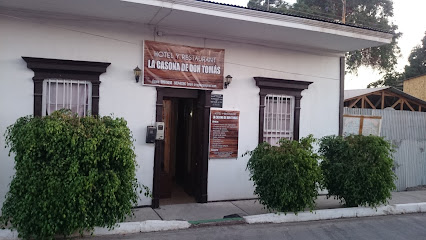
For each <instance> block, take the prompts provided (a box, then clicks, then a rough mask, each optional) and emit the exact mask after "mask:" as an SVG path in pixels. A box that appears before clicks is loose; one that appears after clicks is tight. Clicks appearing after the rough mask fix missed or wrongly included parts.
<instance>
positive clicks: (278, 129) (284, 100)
mask: <svg viewBox="0 0 426 240" xmlns="http://www.w3.org/2000/svg"><path fill="white" fill-rule="evenodd" d="M272 101H277V107H276V109H275V110H276V112H274V108H272V109H270V104H272ZM288 103H290V104H288ZM281 104H285V106H286V107H285V111H284V112H283V108H282V107H281ZM287 105H290V111H288V108H287ZM294 107H295V97H294V96H288V95H278V94H267V95H266V96H265V110H264V114H263V118H264V119H263V120H264V121H263V141H264V142H268V143H270V144H271V145H274V146H276V145H278V143H279V140H280V139H282V138H286V139H288V140H293V134H294V120H295V119H294V117H295V116H294ZM270 118H272V119H274V118H275V119H276V120H275V126H270V123H269V122H270V121H269V120H270ZM278 119H280V120H281V121H277V120H278ZM286 119H289V120H290V123H289V124H290V126H288V130H287V121H286ZM272 122H273V123H272V125H274V121H272ZM283 122H284V125H283Z"/></svg>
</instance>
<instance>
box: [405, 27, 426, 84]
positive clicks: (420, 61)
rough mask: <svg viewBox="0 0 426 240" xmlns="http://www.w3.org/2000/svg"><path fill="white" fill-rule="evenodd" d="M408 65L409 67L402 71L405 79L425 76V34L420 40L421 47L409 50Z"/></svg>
mask: <svg viewBox="0 0 426 240" xmlns="http://www.w3.org/2000/svg"><path fill="white" fill-rule="evenodd" d="M408 63H409V65H406V66H405V69H404V70H405V78H406V79H408V78H412V77H416V76H420V75H423V74H426V32H425V36H424V37H423V39H422V45H418V46H416V47H415V48H414V49H413V50H411V54H410V56H409V57H408Z"/></svg>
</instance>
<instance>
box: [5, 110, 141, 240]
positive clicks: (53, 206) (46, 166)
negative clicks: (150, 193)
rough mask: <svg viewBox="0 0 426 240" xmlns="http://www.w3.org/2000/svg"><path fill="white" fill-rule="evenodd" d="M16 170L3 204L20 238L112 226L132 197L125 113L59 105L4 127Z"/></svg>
mask: <svg viewBox="0 0 426 240" xmlns="http://www.w3.org/2000/svg"><path fill="white" fill-rule="evenodd" d="M5 136H6V143H7V145H8V146H9V147H10V153H14V154H15V170H16V173H15V175H14V177H13V180H12V182H11V184H10V189H9V192H8V193H7V195H6V200H5V202H4V204H3V207H2V214H3V216H2V220H3V222H4V224H8V223H10V224H11V226H12V228H14V229H17V230H18V232H19V236H20V237H22V238H24V239H29V238H36V239H52V238H53V236H54V235H56V234H61V235H64V236H68V235H70V234H72V233H74V232H76V231H78V232H80V233H82V232H83V231H91V230H93V228H94V226H101V227H109V228H112V227H113V226H114V225H115V224H116V223H117V222H118V221H122V220H124V219H125V217H126V216H127V215H129V214H131V208H132V206H133V205H134V204H135V203H136V201H137V192H136V191H137V188H138V184H137V181H136V178H135V166H136V165H135V164H136V163H135V154H134V151H133V138H132V135H131V132H130V130H129V128H128V127H127V123H126V121H125V120H124V119H122V118H117V119H113V118H111V117H90V116H89V117H81V118H80V117H77V116H75V115H73V114H71V113H70V112H69V111H65V110H61V111H58V112H54V113H53V114H52V115H50V116H46V117H43V118H40V117H31V116H27V117H22V118H19V119H18V120H17V121H16V123H15V124H14V125H11V126H10V127H9V128H8V129H7V131H6V134H5Z"/></svg>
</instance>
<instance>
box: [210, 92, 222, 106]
mask: <svg viewBox="0 0 426 240" xmlns="http://www.w3.org/2000/svg"><path fill="white" fill-rule="evenodd" d="M210 104H211V107H214V108H222V107H223V94H212V96H211V99H210Z"/></svg>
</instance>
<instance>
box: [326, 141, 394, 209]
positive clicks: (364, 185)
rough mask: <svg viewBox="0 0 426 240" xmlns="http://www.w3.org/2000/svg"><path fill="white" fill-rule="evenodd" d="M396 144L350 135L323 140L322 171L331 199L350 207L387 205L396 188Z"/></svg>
mask: <svg viewBox="0 0 426 240" xmlns="http://www.w3.org/2000/svg"><path fill="white" fill-rule="evenodd" d="M393 151H394V150H393V147H392V145H391V144H390V143H389V142H387V141H386V140H384V139H383V138H381V137H377V136H372V135H371V136H361V135H350V136H346V137H340V136H327V137H324V138H322V139H321V143H320V149H319V152H320V153H321V154H322V155H323V156H324V160H323V161H322V163H321V169H322V172H323V175H324V187H325V188H327V189H328V197H330V196H335V197H337V198H338V199H340V200H341V201H342V202H343V200H344V202H345V204H346V205H347V206H351V207H352V206H359V205H360V206H367V205H368V206H371V207H376V206H378V205H380V204H386V203H387V202H388V201H387V200H388V199H389V198H390V197H391V191H392V190H394V189H395V184H394V180H395V178H396V175H395V174H394V173H393V172H392V167H393V159H392V152H393Z"/></svg>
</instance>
